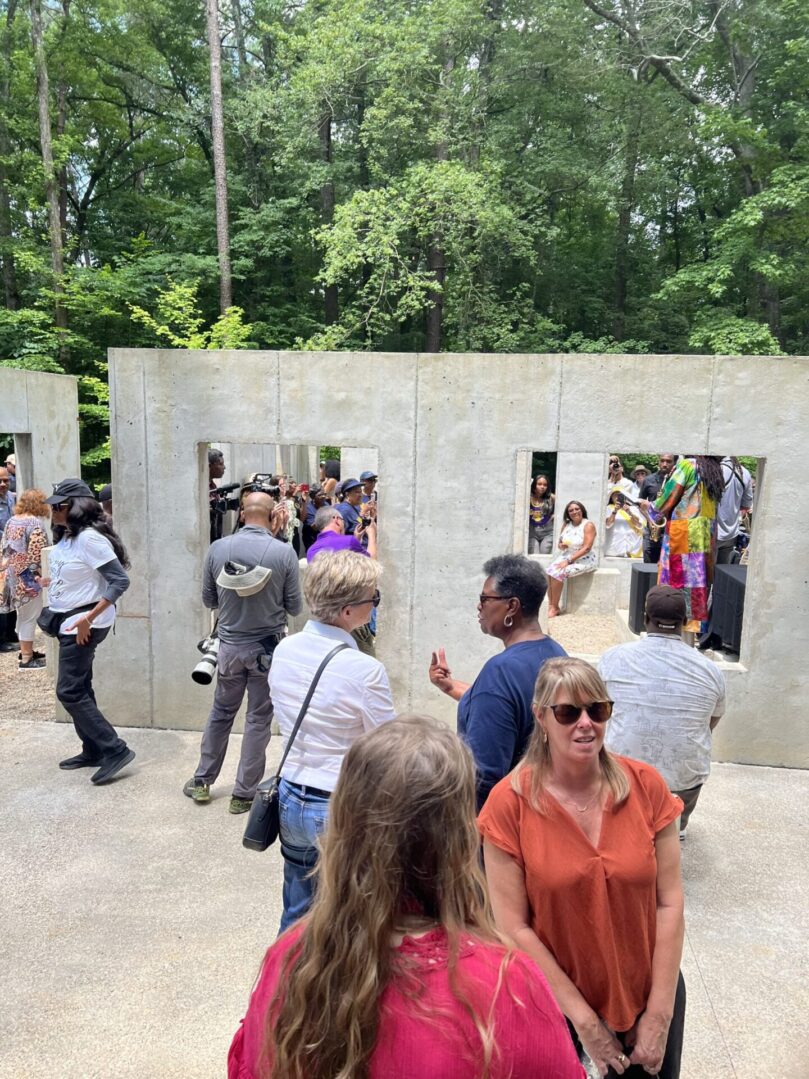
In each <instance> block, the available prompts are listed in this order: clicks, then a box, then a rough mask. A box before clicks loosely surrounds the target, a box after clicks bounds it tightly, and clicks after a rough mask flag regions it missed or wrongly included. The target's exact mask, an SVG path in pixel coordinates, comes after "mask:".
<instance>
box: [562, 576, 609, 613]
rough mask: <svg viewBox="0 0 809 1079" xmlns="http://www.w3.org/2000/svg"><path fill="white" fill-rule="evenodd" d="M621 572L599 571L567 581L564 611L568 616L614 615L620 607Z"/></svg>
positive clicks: (564, 592)
mask: <svg viewBox="0 0 809 1079" xmlns="http://www.w3.org/2000/svg"><path fill="white" fill-rule="evenodd" d="M620 583H621V572H620V570H617V569H597V570H596V571H595V573H583V574H581V576H579V577H570V578H569V579H568V580H566V581H565V587H564V590H563V592H562V610H563V611H566V612H567V614H614V613H615V609H616V607H617V606H618V589H619V586H620Z"/></svg>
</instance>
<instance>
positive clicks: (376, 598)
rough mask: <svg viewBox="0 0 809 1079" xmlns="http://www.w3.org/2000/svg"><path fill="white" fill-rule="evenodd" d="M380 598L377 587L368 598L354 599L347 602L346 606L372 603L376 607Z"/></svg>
mask: <svg viewBox="0 0 809 1079" xmlns="http://www.w3.org/2000/svg"><path fill="white" fill-rule="evenodd" d="M381 599H382V597H381V596H380V594H379V589H378V588H377V589H376V590H375V592H374V594H373V596H371V598H370V599H358V600H355V601H354V602H353V603H347V604H346V607H362V605H363V604H364V603H373V605H374V607H378V606H379V601H380V600H381Z"/></svg>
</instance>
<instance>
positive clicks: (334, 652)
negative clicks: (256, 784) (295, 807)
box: [275, 644, 349, 783]
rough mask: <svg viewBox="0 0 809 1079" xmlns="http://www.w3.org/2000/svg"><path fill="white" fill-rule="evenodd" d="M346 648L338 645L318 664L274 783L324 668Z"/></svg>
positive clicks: (282, 768)
mask: <svg viewBox="0 0 809 1079" xmlns="http://www.w3.org/2000/svg"><path fill="white" fill-rule="evenodd" d="M348 647H349V645H347V644H338V645H337V647H336V648H332V650H331V652H329V654H328V655H327V656H326V657H325V658H324V659H323V662H322V663H321V664H320V666H319V667H318V669H317V671H316V672H315V677H314V678H313V679H312V684H311V685H310V686H309V690H308V692H307V694H306V696H305V697H304V699H303V704H302V705H301V710H300V712H298V718H297V719H296V720H295V726H294V727H293V728H292V733H291V734H290V736H289V741H288V742H287V744H286V749H285V750H284V755H283V756H282V757H281V763H280V764H279V765H278V770H277V771H276V773H275V781H276V783H278V782H279V781H280V779H281V772H282V771H283V770H284V765H285V764H286V759H287V757H288V755H289V751H290V749H292V743H293V742H294V741H295V736H296V735H297V733H298V730H299V728H300V725H301V723H302V722H303V717H304V716H305V715H306V710H307V708H308V707H309V705H310V703H311V700H312V695H313V694H314V692H315V689H316V687H317V684H318V682H319V681H320V676H321V674H323V672H324V671H325V669H326V667H327V666H328V665H329V663H330V662H331V660H333V659H334V657H335V656H336V655H337V653H338V652H342V651H343V649H345V648H348Z"/></svg>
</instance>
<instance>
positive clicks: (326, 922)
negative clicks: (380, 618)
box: [228, 716, 584, 1079]
mask: <svg viewBox="0 0 809 1079" xmlns="http://www.w3.org/2000/svg"><path fill="white" fill-rule="evenodd" d="M474 807H475V777H474V764H473V761H472V757H471V754H470V753H469V750H467V749H466V747H465V746H464V745H463V744H462V743H461V742H460V740H459V739H458V738H457V737H456V735H454V734H453V733H452V732H451V731H449V730H448V729H446V728H445V727H444V726H443V725H441V724H439V723H437V722H436V721H435V720H432V719H429V718H426V717H421V716H403V717H400V718H398V719H396V720H394V721H393V722H392V723H389V724H386V725H385V726H384V727H381V728H379V729H378V730H375V731H372V732H371V733H369V734H365V735H362V736H361V737H360V738H359V739H357V741H355V742H354V744H353V745H352V746H351V748H350V749H349V751H348V753H347V754H346V756H345V759H344V761H343V765H342V770H341V772H340V778H339V780H338V783H337V787H336V789H335V791H334V794H333V796H332V800H331V814H330V818H329V824H328V828H327V831H326V834H325V838H324V841H323V849H322V854H321V860H320V875H319V883H318V890H317V894H316V897H315V901H314V904H313V906H312V908H311V911H310V912H309V914H308V915H307V916H306V917H305V918H304V919H302V920H301V921H300V922H299V923H297V924H296V925H295V926H293V927H292V928H291V929H290V930H289V931H288V932H287V933H285V934H283V935H282V936H281V937H280V938H279V940H278V941H277V942H276V943H275V944H274V945H273V946H272V947H271V948H270V950H269V952H268V953H267V956H266V959H265V961H264V966H263V969H262V972H261V975H260V977H259V980H258V984H257V986H256V988H255V991H254V992H253V996H252V999H251V1002H250V1007H249V1010H248V1012H247V1015H246V1017H245V1019H244V1021H243V1024H242V1026H241V1028H240V1029H239V1030H238V1031H237V1033H236V1036H235V1038H234V1040H233V1044H232V1046H231V1049H230V1056H229V1060H228V1076H229V1079H265V1077H270V1076H272V1079H364V1077H368V1079H405V1077H408V1079H409V1077H412V1076H418V1077H419V1079H431V1077H435V1079H439V1077H440V1079H473V1077H474V1079H477V1077H489V1079H501V1077H502V1079H505V1077H506V1076H510V1077H512V1079H529V1077H530V1079H550V1077H553V1079H584V1073H583V1071H582V1069H581V1067H580V1065H579V1063H578V1061H577V1060H576V1055H575V1052H574V1050H573V1045H572V1042H571V1040H570V1037H569V1036H568V1032H567V1030H566V1028H565V1025H564V1020H563V1018H562V1015H561V1013H560V1011H559V1009H558V1007H557V1006H556V1004H555V1002H554V1000H553V997H552V996H551V993H550V991H549V989H548V986H547V984H546V982H545V980H544V978H543V977H542V975H541V974H540V972H539V970H538V969H537V968H536V966H535V965H534V964H533V963H531V962H529V961H528V960H526V959H525V957H524V956H521V955H519V954H518V953H514V952H511V951H510V950H509V949H508V948H507V947H506V946H505V945H504V944H503V943H502V942H501V938H500V937H499V935H498V933H497V931H496V930H495V928H494V925H493V923H492V920H491V915H490V912H489V908H488V906H487V901H486V891H485V882H484V880H483V876H482V873H481V870H480V865H479V841H478V836H477V832H476V829H475V820H474Z"/></svg>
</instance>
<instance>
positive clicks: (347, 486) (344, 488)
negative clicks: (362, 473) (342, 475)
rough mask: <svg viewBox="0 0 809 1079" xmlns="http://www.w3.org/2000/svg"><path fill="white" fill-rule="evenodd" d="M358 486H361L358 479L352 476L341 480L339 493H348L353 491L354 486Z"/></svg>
mask: <svg viewBox="0 0 809 1079" xmlns="http://www.w3.org/2000/svg"><path fill="white" fill-rule="evenodd" d="M359 486H361V484H360V481H359V480H355V479H353V478H352V479H348V480H343V482H342V483H341V484H340V494H343V495H344V494H348V492H349V491H353V490H354V488H355V487H359Z"/></svg>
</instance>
